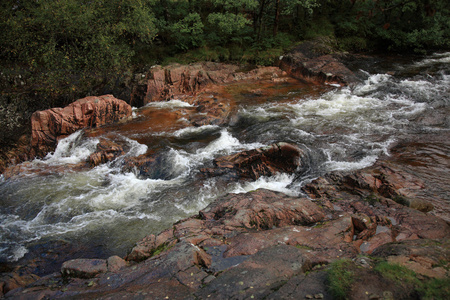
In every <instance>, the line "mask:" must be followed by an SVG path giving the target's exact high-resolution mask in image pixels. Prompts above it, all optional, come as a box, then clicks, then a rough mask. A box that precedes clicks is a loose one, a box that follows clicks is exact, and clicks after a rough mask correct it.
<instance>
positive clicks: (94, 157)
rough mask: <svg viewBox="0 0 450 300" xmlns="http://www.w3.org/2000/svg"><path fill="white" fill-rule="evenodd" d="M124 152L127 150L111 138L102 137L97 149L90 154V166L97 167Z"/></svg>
mask: <svg viewBox="0 0 450 300" xmlns="http://www.w3.org/2000/svg"><path fill="white" fill-rule="evenodd" d="M124 154H125V152H124V151H123V148H122V147H121V146H120V145H119V144H117V143H115V142H113V141H111V140H107V139H104V138H101V139H100V141H99V143H98V144H97V150H96V151H95V152H94V153H92V154H91V155H90V156H89V158H88V163H89V166H90V167H96V166H98V165H100V164H104V163H106V162H109V161H112V160H114V159H116V158H117V157H119V156H122V155H124Z"/></svg>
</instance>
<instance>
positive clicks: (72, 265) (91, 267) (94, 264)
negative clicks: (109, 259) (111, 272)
mask: <svg viewBox="0 0 450 300" xmlns="http://www.w3.org/2000/svg"><path fill="white" fill-rule="evenodd" d="M107 270H108V268H107V263H106V260H104V259H72V260H69V261H66V262H64V263H63V265H62V267H61V274H63V276H67V277H76V278H92V277H95V276H96V275H97V274H100V273H105V272H106V271H107Z"/></svg>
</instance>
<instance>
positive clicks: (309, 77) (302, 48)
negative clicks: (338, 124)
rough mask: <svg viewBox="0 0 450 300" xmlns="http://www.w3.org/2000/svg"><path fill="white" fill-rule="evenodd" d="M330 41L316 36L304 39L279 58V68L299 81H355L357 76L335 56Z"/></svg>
mask: <svg viewBox="0 0 450 300" xmlns="http://www.w3.org/2000/svg"><path fill="white" fill-rule="evenodd" d="M330 43H331V41H327V40H324V38H318V39H315V40H311V41H305V42H303V43H302V44H300V45H299V46H297V47H296V48H294V49H293V50H291V51H290V52H289V53H287V54H286V55H283V57H282V58H281V59H280V61H279V63H278V65H279V67H280V69H282V70H283V71H285V72H287V74H289V75H290V76H292V77H294V78H296V79H299V80H301V81H305V82H309V83H315V84H334V85H338V86H343V85H348V84H350V83H353V82H356V81H357V78H356V76H355V75H354V74H353V72H352V71H350V70H349V69H348V68H347V67H346V66H345V64H344V63H342V62H341V61H340V60H339V58H338V57H337V56H334V55H332V54H331V53H333V52H335V51H334V50H333V47H331V46H330Z"/></svg>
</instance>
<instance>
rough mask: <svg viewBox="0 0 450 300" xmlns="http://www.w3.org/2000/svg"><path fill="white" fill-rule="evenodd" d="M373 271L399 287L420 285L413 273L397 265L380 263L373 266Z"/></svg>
mask: <svg viewBox="0 0 450 300" xmlns="http://www.w3.org/2000/svg"><path fill="white" fill-rule="evenodd" d="M374 270H375V271H376V272H378V273H380V274H381V275H382V276H383V277H384V278H386V279H389V280H391V281H394V282H396V283H397V284H398V285H400V286H419V285H420V284H421V282H420V280H419V279H417V276H416V273H414V271H411V270H410V269H408V268H406V267H403V266H401V265H398V264H391V263H388V262H386V261H382V262H380V263H379V264H377V265H376V266H375V268H374Z"/></svg>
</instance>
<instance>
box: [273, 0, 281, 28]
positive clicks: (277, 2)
mask: <svg viewBox="0 0 450 300" xmlns="http://www.w3.org/2000/svg"><path fill="white" fill-rule="evenodd" d="M279 20H280V0H275V20H274V22H273V36H274V37H275V36H277V33H278V22H279Z"/></svg>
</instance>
